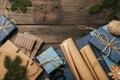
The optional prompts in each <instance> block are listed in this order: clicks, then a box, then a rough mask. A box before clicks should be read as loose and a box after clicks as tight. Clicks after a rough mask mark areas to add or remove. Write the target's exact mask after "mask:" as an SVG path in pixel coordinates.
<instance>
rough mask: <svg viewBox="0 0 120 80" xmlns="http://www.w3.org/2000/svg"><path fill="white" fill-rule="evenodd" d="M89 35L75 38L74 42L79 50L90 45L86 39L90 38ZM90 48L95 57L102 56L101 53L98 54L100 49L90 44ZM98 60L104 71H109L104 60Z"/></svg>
mask: <svg viewBox="0 0 120 80" xmlns="http://www.w3.org/2000/svg"><path fill="white" fill-rule="evenodd" d="M91 37H92V36H91V35H90V34H89V35H87V36H85V37H83V38H80V39H78V40H76V41H75V43H76V46H77V48H78V49H79V50H81V49H82V48H83V47H85V46H87V45H90V44H89V42H88V41H89V40H90V39H91ZM91 48H92V50H93V52H94V54H95V55H96V57H97V58H99V57H102V54H100V51H99V50H98V49H97V48H95V47H94V46H91ZM98 61H99V62H100V64H101V66H102V68H103V69H104V71H105V73H106V74H107V73H108V72H109V71H110V69H109V68H108V66H107V64H106V63H105V60H104V59H103V60H98Z"/></svg>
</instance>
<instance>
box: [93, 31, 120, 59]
mask: <svg viewBox="0 0 120 80" xmlns="http://www.w3.org/2000/svg"><path fill="white" fill-rule="evenodd" d="M96 32H97V33H98V34H94V36H96V37H97V38H98V40H99V41H100V42H101V43H102V44H103V45H104V46H105V48H104V49H103V50H102V52H105V51H106V50H107V49H108V53H107V54H106V55H105V56H104V57H102V58H103V59H105V58H107V57H108V56H109V55H110V53H111V51H112V49H113V50H115V51H116V52H117V53H118V54H120V52H119V51H118V50H120V48H118V47H117V46H120V43H119V42H114V41H115V39H116V37H113V38H112V39H111V40H109V38H108V36H107V34H105V33H100V32H98V31H96ZM102 58H101V57H99V59H100V60H101V59H102Z"/></svg>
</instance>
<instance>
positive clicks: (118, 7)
mask: <svg viewBox="0 0 120 80" xmlns="http://www.w3.org/2000/svg"><path fill="white" fill-rule="evenodd" d="M103 9H108V10H109V11H110V12H108V13H107V14H106V16H105V19H106V22H107V23H108V22H109V21H111V20H113V19H115V18H116V14H117V13H119V12H120V0H103V1H102V3H100V4H95V5H93V6H91V7H90V8H89V10H88V12H89V13H90V14H96V13H99V12H100V11H102V10H103ZM117 19H118V18H117Z"/></svg>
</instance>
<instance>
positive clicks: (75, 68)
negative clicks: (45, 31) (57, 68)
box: [60, 38, 95, 80]
mask: <svg viewBox="0 0 120 80" xmlns="http://www.w3.org/2000/svg"><path fill="white" fill-rule="evenodd" d="M60 47H61V49H62V51H63V53H64V55H65V58H66V60H67V61H68V64H69V66H70V68H71V70H72V72H73V74H74V76H75V78H76V80H81V79H82V80H88V79H91V80H95V77H94V76H93V75H92V73H91V71H90V70H89V68H88V66H87V65H86V63H85V61H84V59H83V57H82V55H81V54H80V52H79V51H78V49H77V47H76V45H75V43H74V41H73V40H72V39H71V38H69V39H67V40H65V41H63V42H62V43H61V44H60Z"/></svg>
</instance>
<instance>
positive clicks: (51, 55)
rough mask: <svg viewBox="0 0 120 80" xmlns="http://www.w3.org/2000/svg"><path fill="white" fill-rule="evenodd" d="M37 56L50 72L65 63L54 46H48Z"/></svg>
mask: <svg viewBox="0 0 120 80" xmlns="http://www.w3.org/2000/svg"><path fill="white" fill-rule="evenodd" d="M36 58H37V60H38V61H39V62H40V65H41V66H42V67H43V68H44V69H45V71H46V72H47V73H48V74H50V73H51V72H52V71H54V70H55V69H57V68H58V67H59V66H61V65H62V64H63V60H62V59H61V58H60V57H59V56H58V55H57V53H56V52H55V50H54V49H53V48H52V47H50V48H48V49H47V50H46V51H44V52H43V53H41V54H40V55H39V56H37V57H36Z"/></svg>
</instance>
